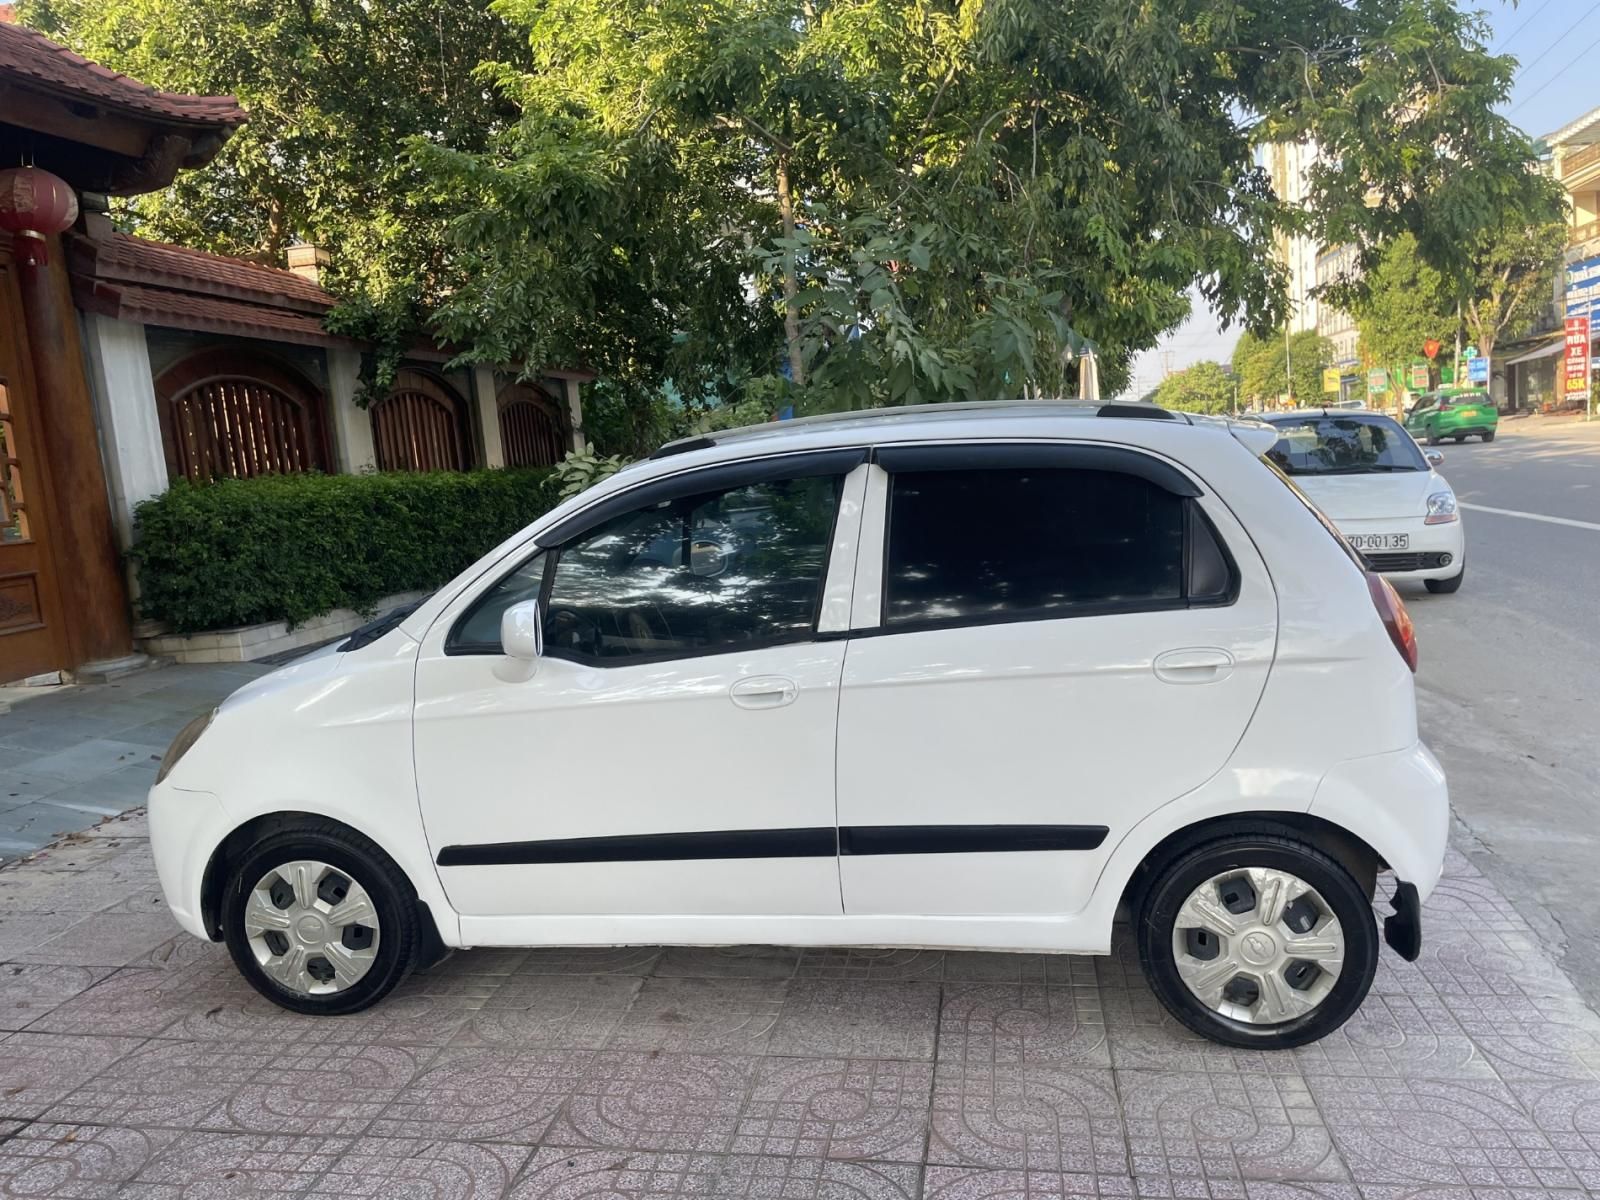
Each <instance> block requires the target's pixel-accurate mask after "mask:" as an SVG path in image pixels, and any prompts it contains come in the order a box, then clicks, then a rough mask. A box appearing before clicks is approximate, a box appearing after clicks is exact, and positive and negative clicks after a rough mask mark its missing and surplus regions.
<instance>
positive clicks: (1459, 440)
mask: <svg viewBox="0 0 1600 1200" xmlns="http://www.w3.org/2000/svg"><path fill="white" fill-rule="evenodd" d="M1450 440H1451V441H1452V442H1454V443H1455V444H1456V445H1458V446H1459V445H1461V443H1462V442H1464V441H1466V440H1467V435H1466V434H1464V433H1458V434H1456V435H1455V437H1453V438H1451V439H1450Z"/></svg>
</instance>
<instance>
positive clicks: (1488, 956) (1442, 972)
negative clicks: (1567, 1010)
mask: <svg viewBox="0 0 1600 1200" xmlns="http://www.w3.org/2000/svg"><path fill="white" fill-rule="evenodd" d="M1417 966H1418V967H1419V968H1420V970H1421V972H1422V976H1423V978H1424V979H1426V980H1427V981H1428V983H1429V984H1430V985H1431V986H1432V987H1433V989H1434V990H1435V991H1436V992H1438V993H1439V994H1440V995H1441V996H1452V995H1464V996H1519V995H1520V996H1572V995H1575V994H1576V992H1575V990H1574V988H1573V986H1572V984H1571V983H1570V982H1569V981H1568V980H1567V977H1566V976H1565V975H1564V974H1563V973H1562V971H1561V968H1560V967H1558V966H1556V964H1555V962H1554V960H1552V959H1551V958H1550V957H1549V956H1548V955H1546V954H1545V952H1544V949H1543V947H1542V946H1541V944H1540V942H1539V939H1538V938H1536V937H1534V936H1533V935H1532V934H1531V933H1525V932H1518V931H1512V932H1497V931H1494V930H1489V929H1479V930H1449V929H1446V930H1442V931H1440V932H1438V933H1432V932H1430V934H1429V936H1427V937H1425V938H1423V940H1422V957H1421V958H1419V959H1418V960H1417Z"/></svg>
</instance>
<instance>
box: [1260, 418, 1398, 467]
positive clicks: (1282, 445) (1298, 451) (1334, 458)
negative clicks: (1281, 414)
mask: <svg viewBox="0 0 1600 1200" xmlns="http://www.w3.org/2000/svg"><path fill="white" fill-rule="evenodd" d="M1272 424H1273V425H1274V426H1276V427H1277V430H1278V444H1277V445H1275V446H1273V447H1272V449H1271V450H1268V451H1267V457H1268V458H1270V459H1271V460H1272V461H1273V462H1274V463H1276V464H1277V465H1278V466H1279V467H1280V468H1281V469H1282V470H1283V472H1284V474H1286V475H1364V474H1368V473H1373V472H1380V473H1381V472H1385V471H1426V470H1427V469H1428V464H1427V461H1426V460H1425V459H1424V458H1423V457H1422V451H1420V450H1418V449H1417V444H1416V442H1414V441H1413V440H1412V439H1411V435H1410V434H1408V433H1406V431H1405V430H1403V429H1401V428H1400V426H1399V425H1397V424H1396V423H1395V422H1394V421H1393V420H1391V419H1390V418H1389V417H1377V416H1364V417H1300V418H1294V419H1288V420H1281V421H1274V422H1272Z"/></svg>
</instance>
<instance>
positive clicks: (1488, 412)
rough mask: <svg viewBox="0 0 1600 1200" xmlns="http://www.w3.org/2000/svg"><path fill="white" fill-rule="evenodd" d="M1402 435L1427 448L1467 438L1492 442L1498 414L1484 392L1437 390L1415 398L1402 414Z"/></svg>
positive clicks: (1455, 389)
mask: <svg viewBox="0 0 1600 1200" xmlns="http://www.w3.org/2000/svg"><path fill="white" fill-rule="evenodd" d="M1405 424H1406V432H1408V433H1409V434H1411V436H1412V437H1414V438H1417V439H1418V440H1419V441H1426V442H1427V443H1428V445H1430V446H1437V445H1438V444H1439V443H1440V442H1441V441H1443V440H1444V439H1445V438H1453V439H1454V440H1456V441H1458V442H1463V441H1466V439H1467V438H1469V437H1474V436H1476V437H1481V438H1482V439H1483V440H1484V441H1486V442H1492V441H1494V434H1495V428H1496V427H1497V426H1498V425H1499V424H1500V411H1499V409H1497V408H1495V405H1494V401H1493V400H1491V399H1490V398H1489V393H1488V392H1483V391H1476V390H1472V389H1468V388H1459V389H1458V388H1441V389H1440V390H1439V391H1437V392H1429V393H1428V394H1427V395H1425V396H1421V397H1419V398H1418V400H1417V402H1416V403H1415V404H1413V405H1412V406H1411V409H1410V411H1409V412H1407V413H1406V422H1405Z"/></svg>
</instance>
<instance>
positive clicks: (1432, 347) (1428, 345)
mask: <svg viewBox="0 0 1600 1200" xmlns="http://www.w3.org/2000/svg"><path fill="white" fill-rule="evenodd" d="M1422 352H1423V353H1424V354H1426V355H1427V356H1428V357H1429V358H1433V357H1435V356H1436V355H1437V354H1438V353H1439V340H1438V339H1437V338H1429V339H1428V340H1427V341H1425V342H1423V343H1422Z"/></svg>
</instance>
